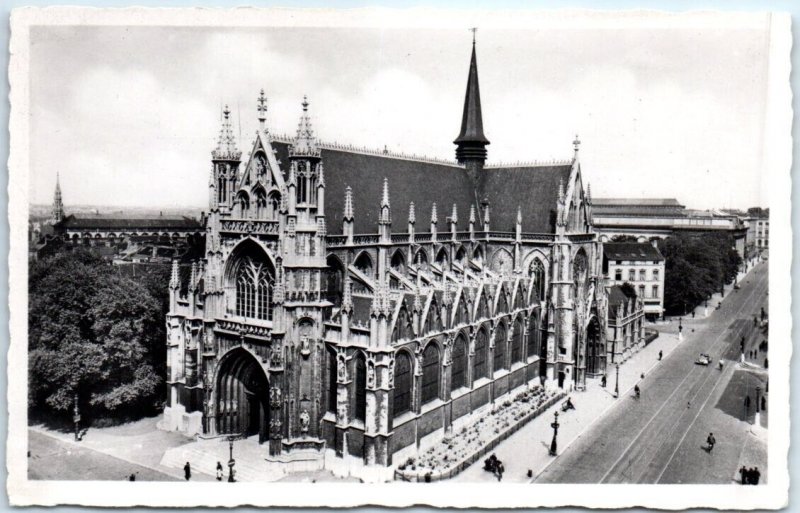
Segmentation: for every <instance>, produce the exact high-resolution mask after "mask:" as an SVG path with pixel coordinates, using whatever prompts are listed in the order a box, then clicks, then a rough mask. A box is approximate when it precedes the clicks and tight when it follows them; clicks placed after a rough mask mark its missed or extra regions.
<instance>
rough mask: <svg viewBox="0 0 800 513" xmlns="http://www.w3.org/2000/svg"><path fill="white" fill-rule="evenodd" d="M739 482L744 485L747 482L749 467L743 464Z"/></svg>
mask: <svg viewBox="0 0 800 513" xmlns="http://www.w3.org/2000/svg"><path fill="white" fill-rule="evenodd" d="M739 482H740V483H741V484H742V485H743V486H744V485H746V484H747V467H745V466H744V465H742V468H740V469H739Z"/></svg>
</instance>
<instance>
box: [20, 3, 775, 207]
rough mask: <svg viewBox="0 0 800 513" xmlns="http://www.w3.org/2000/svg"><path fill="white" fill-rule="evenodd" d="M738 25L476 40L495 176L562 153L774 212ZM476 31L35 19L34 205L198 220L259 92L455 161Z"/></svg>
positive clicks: (760, 70)
mask: <svg viewBox="0 0 800 513" xmlns="http://www.w3.org/2000/svg"><path fill="white" fill-rule="evenodd" d="M764 19H765V18H764V17H763V16H762V17H757V16H756V17H754V18H753V19H752V20H751V21H750V22H748V23H741V22H740V20H739V21H737V22H736V23H730V24H728V23H727V21H726V20H727V19H726V18H724V17H723V18H720V20H719V23H703V24H697V23H695V22H694V21H693V20H692V17H691V16H677V15H673V16H670V17H669V18H668V20H667V21H666V22H664V23H656V24H648V25H641V26H639V25H637V24H636V23H629V22H627V23H620V24H619V25H617V24H615V23H614V22H613V20H612V22H610V23H609V22H606V23H603V24H597V25H595V24H592V23H587V22H586V20H585V19H582V20H580V21H579V22H576V23H574V24H571V22H570V21H569V20H566V21H564V20H561V21H560V22H559V23H556V24H553V26H552V27H550V26H548V25H547V24H546V23H540V24H536V25H535V26H533V27H532V28H521V27H519V26H518V25H517V26H511V27H509V28H502V27H498V26H497V25H496V24H494V25H492V26H489V27H480V26H479V30H478V33H477V53H478V72H479V80H480V90H481V99H482V105H483V120H484V132H485V134H486V135H487V137H488V138H489V140H490V141H491V145H490V146H489V147H488V151H489V164H494V163H498V162H514V161H530V160H549V159H566V158H570V157H571V156H572V154H573V146H572V141H573V139H574V138H575V135H576V134H578V135H579V137H580V140H581V146H580V160H581V166H582V170H583V173H584V180H586V181H588V182H590V183H591V188H592V195H593V196H594V197H667V198H677V199H678V200H679V201H680V202H681V203H682V204H684V205H686V206H688V207H690V208H723V207H727V208H741V209H746V208H748V207H751V206H756V205H761V206H768V198H767V190H766V188H765V187H764V186H762V183H763V182H762V178H761V173H762V172H763V171H764V169H763V165H764V164H763V160H764V159H763V151H764V149H763V138H762V134H763V133H764V122H765V121H764V117H765V102H766V99H767V72H768V63H769V59H768V57H769V55H768V48H769V31H768V26H767V25H766V23H765V22H764ZM468 27H469V25H464V26H463V27H460V26H453V24H447V26H446V27H444V28H421V27H409V28H402V27H384V28H354V27H258V28H253V27H250V28H240V27H223V26H216V27H165V26H42V27H34V28H32V32H31V48H30V50H31V53H30V56H31V57H30V105H31V111H30V137H31V155H30V157H31V158H30V171H31V173H30V176H31V202H32V203H37V204H46V203H50V202H52V198H53V190H54V187H55V181H56V174H57V173H58V174H59V175H60V180H61V188H62V192H63V197H64V202H65V204H66V206H67V210H69V205H70V204H74V205H77V204H82V205H86V204H93V205H113V206H121V207H126V206H143V207H184V206H185V207H204V206H207V202H208V189H207V186H208V176H209V170H210V165H211V164H210V152H211V150H212V149H213V147H214V146H215V139H216V136H217V134H218V132H219V127H220V118H221V110H222V106H223V105H224V104H228V105H229V106H230V108H231V111H232V117H233V125H234V132H235V133H236V134H237V136H239V135H240V139H239V148H240V149H242V150H243V151H244V152H245V154H247V153H248V151H249V150H250V145H251V144H252V141H253V138H254V137H253V135H254V132H255V129H256V127H257V125H258V121H257V113H256V105H257V104H256V98H257V97H258V93H259V91H260V90H261V89H262V88H263V89H264V90H265V92H266V95H267V97H268V114H267V118H268V119H267V126H268V127H269V129H270V131H271V132H273V133H276V134H293V133H294V130H295V129H296V126H297V121H298V119H299V115H300V112H301V105H300V104H301V102H302V100H303V95H308V99H309V102H310V108H309V110H310V114H311V116H312V120H313V122H314V126H315V129H316V133H317V136H318V137H319V138H320V140H322V141H330V142H333V141H337V142H340V143H346V144H354V145H358V146H366V147H371V148H383V147H384V146H386V147H387V148H388V149H389V150H393V151H396V152H403V153H408V154H420V155H422V154H424V155H428V156H432V157H438V158H446V159H453V158H454V150H455V146H454V145H453V144H452V141H453V139H455V137H456V136H457V135H458V132H459V128H460V123H461V111H462V107H463V101H464V92H465V88H466V80H467V71H468V67H469V57H470V51H471V44H472V33H471V32H469V30H468Z"/></svg>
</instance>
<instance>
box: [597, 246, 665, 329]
mask: <svg viewBox="0 0 800 513" xmlns="http://www.w3.org/2000/svg"><path fill="white" fill-rule="evenodd" d="M603 273H604V274H605V278H606V284H607V285H612V286H613V285H622V284H623V283H630V284H631V285H632V286H633V287H634V290H635V291H636V294H637V295H638V297H639V298H640V299H641V300H642V303H643V308H644V314H645V315H646V316H647V318H648V319H650V320H656V319H659V318H660V317H662V316H663V315H664V273H665V259H664V257H663V255H661V252H660V251H659V250H658V248H656V247H655V246H654V245H652V244H650V243H647V242H641V243H636V242H607V243H605V244H603ZM612 315H613V311H612V310H609V316H612Z"/></svg>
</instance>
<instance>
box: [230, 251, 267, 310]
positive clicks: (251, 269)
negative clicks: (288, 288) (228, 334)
mask: <svg viewBox="0 0 800 513" xmlns="http://www.w3.org/2000/svg"><path fill="white" fill-rule="evenodd" d="M274 283H275V279H274V278H273V276H272V273H271V272H270V269H269V268H268V266H267V265H265V264H264V263H262V262H257V261H255V260H253V259H252V258H251V257H249V256H246V257H244V258H243V259H242V261H241V262H240V263H239V268H238V269H237V270H236V315H241V316H243V317H251V318H255V319H266V320H272V309H271V308H270V301H271V300H272V287H273V285H274Z"/></svg>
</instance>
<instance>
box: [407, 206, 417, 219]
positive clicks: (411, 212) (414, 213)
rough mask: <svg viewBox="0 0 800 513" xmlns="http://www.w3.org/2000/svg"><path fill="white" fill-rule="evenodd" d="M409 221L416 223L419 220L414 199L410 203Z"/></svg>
mask: <svg viewBox="0 0 800 513" xmlns="http://www.w3.org/2000/svg"><path fill="white" fill-rule="evenodd" d="M408 222H409V223H411V224H415V223H416V222H417V214H416V212H415V210H414V202H413V201H412V202H411V203H410V204H409V205H408Z"/></svg>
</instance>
